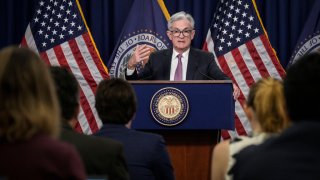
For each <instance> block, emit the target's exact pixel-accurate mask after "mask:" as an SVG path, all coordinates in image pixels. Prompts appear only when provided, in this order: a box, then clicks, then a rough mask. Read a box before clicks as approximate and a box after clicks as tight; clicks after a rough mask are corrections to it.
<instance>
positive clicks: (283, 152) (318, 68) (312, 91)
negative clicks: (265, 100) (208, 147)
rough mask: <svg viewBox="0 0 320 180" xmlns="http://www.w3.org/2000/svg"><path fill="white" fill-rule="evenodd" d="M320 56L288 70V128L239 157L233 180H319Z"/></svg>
mask: <svg viewBox="0 0 320 180" xmlns="http://www.w3.org/2000/svg"><path fill="white" fill-rule="evenodd" d="M319 82H320V55H319V54H315V53H314V54H310V55H305V56H303V57H301V58H300V59H299V60H297V61H296V63H294V64H293V65H291V66H290V67H289V69H288V70H287V76H286V78H285V79H284V96H285V100H286V104H287V109H288V115H289V120H290V121H291V124H292V125H291V126H290V127H289V128H287V129H286V130H284V131H283V132H282V133H281V135H280V136H279V137H275V138H272V139H270V140H268V141H266V142H265V143H263V144H261V145H260V146H252V147H248V148H246V149H244V150H243V151H241V152H240V153H238V154H237V155H236V156H235V158H236V163H235V165H234V168H233V169H232V170H231V171H233V173H234V179H259V180H264V179H274V180H278V179H279V180H280V179H290V180H292V179H299V180H300V179H320V173H319V167H320V157H319V155H318V154H319V152H320V143H319V142H318V141H317V140H318V139H319V138H320V133H319V132H320V116H319V110H320V103H319V102H320V96H319V95H318V94H319V92H320V85H319Z"/></svg>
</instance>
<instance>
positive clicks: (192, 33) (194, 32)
mask: <svg viewBox="0 0 320 180" xmlns="http://www.w3.org/2000/svg"><path fill="white" fill-rule="evenodd" d="M195 34H196V30H192V31H191V40H192V39H193V38H194V35H195Z"/></svg>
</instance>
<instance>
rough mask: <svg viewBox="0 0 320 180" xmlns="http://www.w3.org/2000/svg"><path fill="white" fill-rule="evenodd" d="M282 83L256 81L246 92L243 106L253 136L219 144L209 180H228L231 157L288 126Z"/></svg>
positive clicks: (213, 158) (265, 80)
mask: <svg viewBox="0 0 320 180" xmlns="http://www.w3.org/2000/svg"><path fill="white" fill-rule="evenodd" d="M285 108H286V106H285V100H284V95H283V86H282V82H281V81H280V80H277V79H273V78H267V79H260V80H259V81H258V82H257V83H255V84H253V85H252V86H251V88H250V91H249V95H248V97H247V102H246V104H245V105H244V112H245V113H246V115H247V117H248V120H249V122H250V125H251V127H252V130H253V134H252V135H251V136H249V137H244V136H243V137H239V138H236V139H235V140H233V141H231V142H230V141H223V142H221V143H219V144H218V145H217V146H216V147H215V148H214V152H213V156H212V163H211V165H212V170H211V179H212V180H219V179H220V180H222V179H232V175H230V174H228V171H229V170H230V168H231V167H232V166H233V164H234V159H233V157H232V156H233V155H234V154H236V153H238V152H239V151H240V150H242V149H243V148H245V147H246V146H249V145H252V144H255V145H256V144H260V143H262V142H264V141H265V140H266V139H268V138H269V137H270V136H273V135H275V134H278V133H279V132H281V131H282V130H283V129H284V128H285V127H286V126H287V124H288V117H287V113H286V109H285Z"/></svg>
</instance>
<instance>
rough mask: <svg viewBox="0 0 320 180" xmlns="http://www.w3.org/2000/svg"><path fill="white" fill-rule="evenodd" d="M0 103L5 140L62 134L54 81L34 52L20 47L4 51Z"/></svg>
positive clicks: (1, 131)
mask: <svg viewBox="0 0 320 180" xmlns="http://www.w3.org/2000/svg"><path fill="white" fill-rule="evenodd" d="M0 102H1V103H0V119H1V120H0V138H1V139H3V140H5V141H8V142H14V141H19V140H25V139H29V138H31V137H33V136H34V135H36V134H38V133H43V134H47V135H49V136H52V137H56V136H57V135H58V133H59V132H58V130H59V106H58V102H57V97H56V93H55V90H54V86H53V82H52V78H51V76H50V73H49V71H48V68H47V67H46V65H45V64H44V62H43V61H42V60H41V59H40V57H39V56H38V55H37V54H35V53H34V52H33V51H31V50H29V49H26V48H18V47H7V48H5V49H3V50H1V51H0Z"/></svg>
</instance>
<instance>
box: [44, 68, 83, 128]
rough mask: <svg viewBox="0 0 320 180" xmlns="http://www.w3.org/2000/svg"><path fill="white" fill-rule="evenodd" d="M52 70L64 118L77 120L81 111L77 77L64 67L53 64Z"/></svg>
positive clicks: (67, 120) (65, 119)
mask: <svg viewBox="0 0 320 180" xmlns="http://www.w3.org/2000/svg"><path fill="white" fill-rule="evenodd" d="M50 72H51V75H52V78H53V80H54V83H55V87H56V92H57V96H58V100H59V103H60V108H61V117H62V119H63V120H64V121H66V122H69V121H71V120H76V119H77V116H78V113H79V85H78V81H77V79H76V78H75V77H74V75H73V74H72V73H71V72H69V71H68V70H67V69H66V68H64V67H58V66H52V67H50Z"/></svg>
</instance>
